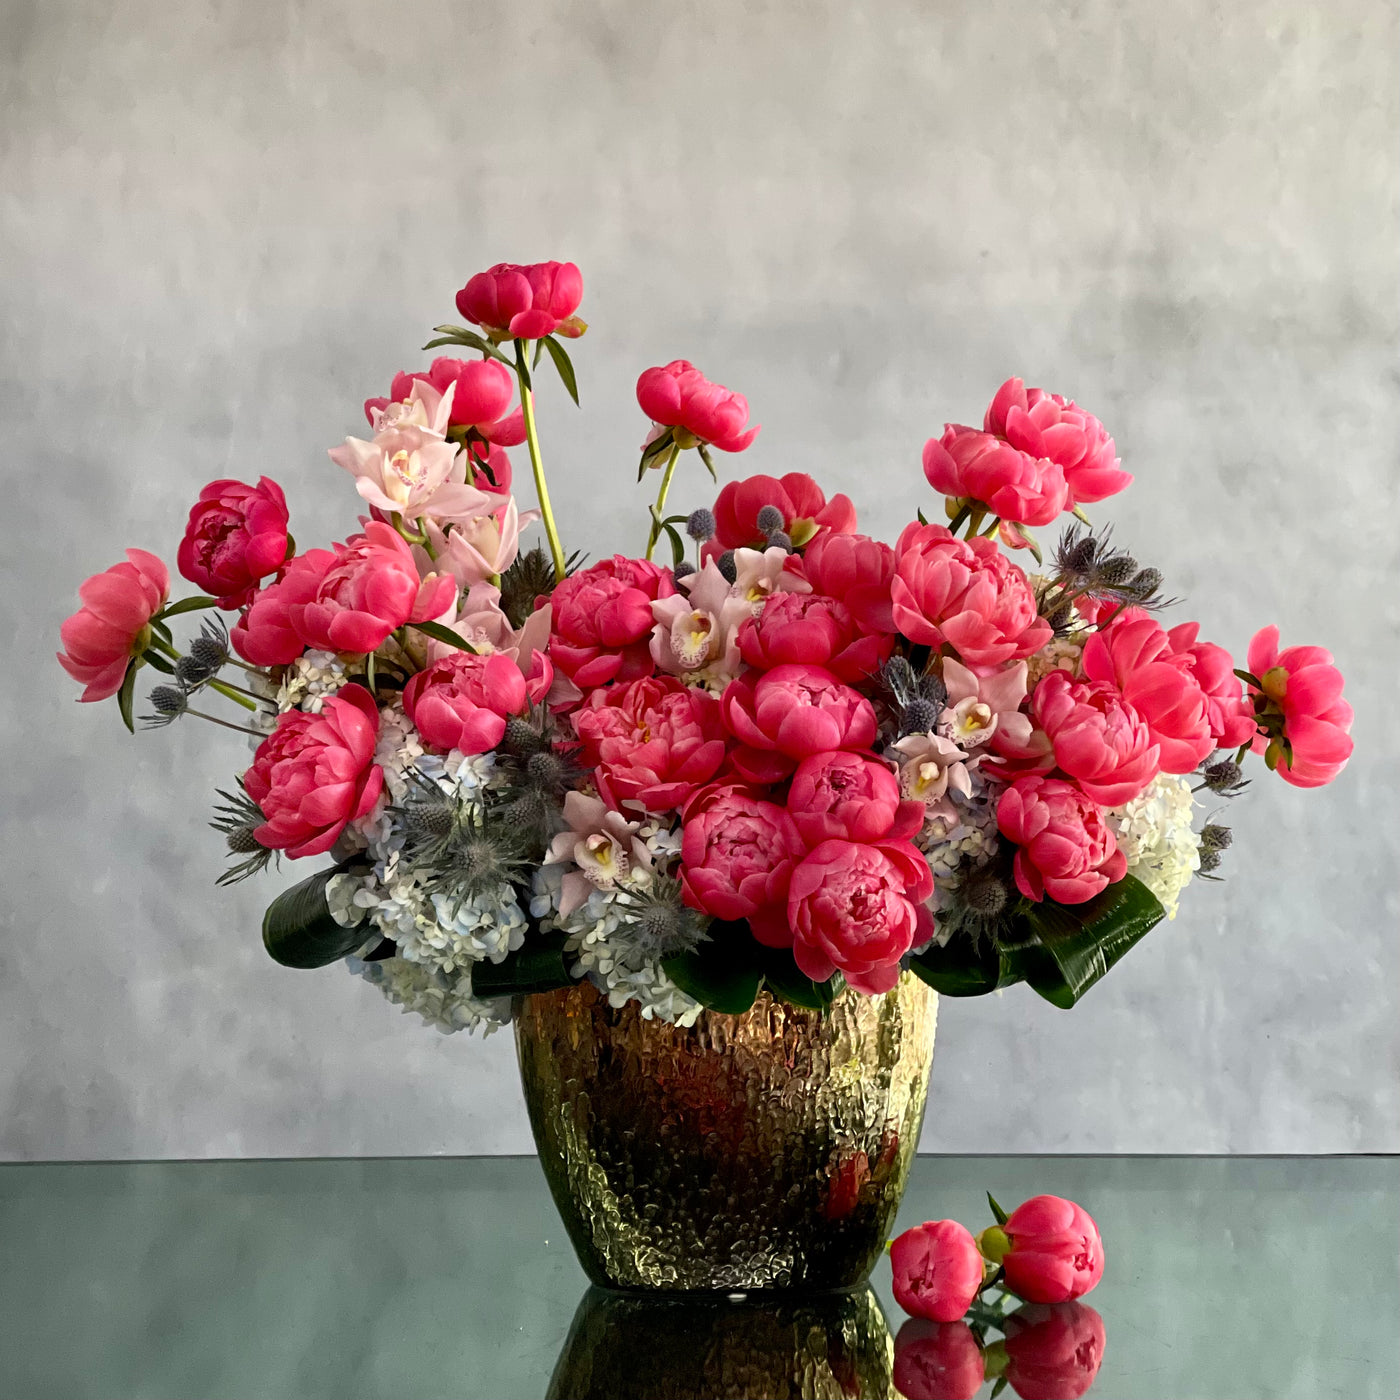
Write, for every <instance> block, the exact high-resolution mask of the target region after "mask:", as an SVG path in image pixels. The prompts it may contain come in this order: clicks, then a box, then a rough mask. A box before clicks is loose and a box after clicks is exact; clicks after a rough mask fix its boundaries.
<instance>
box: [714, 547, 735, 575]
mask: <svg viewBox="0 0 1400 1400" xmlns="http://www.w3.org/2000/svg"><path fill="white" fill-rule="evenodd" d="M715 568H717V569H718V570H719V572H720V576H721V577H722V578H723V579H724V581H725V582H726V583H733V582H734V581H735V580H736V579H737V578H738V577H739V566H738V564H737V563H735V561H734V551H733V550H732V549H726V550H725V551H724V553H723V554H721V555H720V556H719V558H718V559H716V560H715Z"/></svg>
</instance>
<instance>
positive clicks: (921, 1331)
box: [894, 1317, 986, 1400]
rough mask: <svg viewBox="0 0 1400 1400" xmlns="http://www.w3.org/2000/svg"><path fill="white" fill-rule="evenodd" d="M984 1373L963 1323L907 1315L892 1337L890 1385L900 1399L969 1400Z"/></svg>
mask: <svg viewBox="0 0 1400 1400" xmlns="http://www.w3.org/2000/svg"><path fill="white" fill-rule="evenodd" d="M985 1375H986V1363H985V1362H984V1361H983V1360H982V1349H981V1347H979V1346H978V1345H977V1338H976V1337H974V1336H973V1335H972V1328H970V1327H969V1326H968V1325H967V1323H965V1322H932V1321H930V1320H929V1319H928V1318H926V1317H911V1318H910V1319H909V1320H908V1321H907V1322H906V1323H905V1324H904V1326H903V1327H901V1328H900V1329H899V1335H898V1336H896V1337H895V1339H894V1388H895V1389H896V1390H897V1391H898V1392H899V1393H900V1394H901V1395H902V1396H904V1400H973V1397H974V1396H975V1395H976V1394H977V1392H978V1391H979V1390H980V1389H981V1388H982V1381H983V1379H984V1378H985Z"/></svg>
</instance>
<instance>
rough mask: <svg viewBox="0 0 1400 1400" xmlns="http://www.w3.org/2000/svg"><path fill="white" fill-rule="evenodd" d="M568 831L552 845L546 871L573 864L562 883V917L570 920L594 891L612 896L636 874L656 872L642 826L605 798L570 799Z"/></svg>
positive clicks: (568, 795)
mask: <svg viewBox="0 0 1400 1400" xmlns="http://www.w3.org/2000/svg"><path fill="white" fill-rule="evenodd" d="M564 820H565V821H566V822H567V823H568V830H567V831H561V832H560V833H559V834H558V835H557V836H556V837H555V838H554V840H553V841H552V842H551V843H550V847H549V854H548V855H546V856H545V860H544V863H545V864H546V865H563V864H568V863H572V864H573V865H574V866H575V867H577V868H576V869H574V870H566V871H565V872H564V874H563V876H562V877H561V879H560V882H559V886H560V892H559V913H560V915H561V916H562V917H563V918H568V916H569V915H570V914H572V913H573V912H574V910H575V909H577V908H578V907H579V905H581V904H582V903H583V902H584V901H585V900H586V899H587V898H588V896H589V895H590V894H592V893H593V891H594V890H611V889H615V888H616V887H617V882H618V881H619V880H620V879H622V877H623V876H624V875H626V874H628V873H629V872H630V871H632V870H634V869H641V870H650V869H651V868H652V864H651V854H650V852H648V850H647V848H646V844H645V843H644V842H643V841H642V840H641V839H640V838H639V837H638V835H637V831H638V830H639V829H640V827H641V822H640V821H628V820H627V818H626V817H624V816H623V815H622V813H621V812H614V811H613V810H612V808H610V807H609V806H608V805H607V803H606V802H604V801H603V800H602V798H600V797H589V796H588V795H587V794H585V793H582V792H576V791H571V792H566V793H565V794H564Z"/></svg>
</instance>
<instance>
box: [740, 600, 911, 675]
mask: <svg viewBox="0 0 1400 1400" xmlns="http://www.w3.org/2000/svg"><path fill="white" fill-rule="evenodd" d="M739 650H740V652H741V653H742V654H743V657H744V660H745V661H747V662H748V663H749V665H750V666H756V667H757V668H758V669H759V670H760V671H771V670H772V669H773V668H774V667H775V666H787V665H804V666H825V667H826V669H827V670H828V671H830V672H831V673H832V674H833V675H834V676H837V677H839V678H840V679H841V680H843V681H846V682H847V683H848V684H852V685H854V684H856V683H858V682H860V681H864V680H869V679H870V677H871V676H873V675H874V674H875V673H876V672H877V671H878V670H879V669H880V667H881V666H882V665H884V663H885V662H886V661H888V660H889V659H890V653H891V652H892V651H893V650H894V638H893V637H891V636H889V635H887V634H882V633H878V632H877V633H873V634H870V633H863V632H862V631H861V629H860V628H859V626H858V625H857V624H856V621H855V619H854V618H853V617H852V616H851V614H850V613H849V612H848V611H847V609H846V607H845V605H844V604H842V603H839V602H837V601H836V599H835V598H827V597H824V596H822V595H820V594H817V593H807V594H799V593H770V594H769V595H768V597H767V598H766V600H765V601H764V603H763V606H762V608H761V609H760V611H759V613H758V615H757V616H756V617H751V618H750V619H749V620H748V621H747V622H745V623H744V625H743V626H742V627H740V629H739Z"/></svg>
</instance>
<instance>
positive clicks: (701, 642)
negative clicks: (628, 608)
mask: <svg viewBox="0 0 1400 1400" xmlns="http://www.w3.org/2000/svg"><path fill="white" fill-rule="evenodd" d="M680 587H681V591H680V592H679V593H673V594H671V595H670V596H669V597H665V598H658V599H657V600H656V601H655V602H654V603H653V604H652V605H651V612H652V616H653V617H654V618H655V619H656V626H655V627H654V628H653V629H652V633H651V655H652V659H653V660H654V661H655V662H656V665H657V668H658V669H659V670H662V671H668V672H670V674H671V675H673V676H684V677H685V678H686V680H687V681H688V683H689V684H691V685H700V684H706V685H710V686H713V687H722V686H724V685H727V684H728V683H729V682H730V681H732V680H733V679H734V677H735V676H737V675H738V674H739V668H740V666H741V665H742V664H743V659H742V657H741V656H740V655H739V628H740V627H741V626H742V625H743V624H744V623H745V622H746V621H748V619H749V618H751V617H752V616H753V608H752V606H751V605H750V604H749V603H748V601H747V600H745V599H743V598H740V597H739V596H738V591H737V589H735V588H734V587H733V586H732V585H731V584H730V582H729V580H728V579H727V578H725V576H724V575H723V574H722V573H720V571H719V566H718V565H717V564H716V563H715V561H714V560H713V559H710V560H707V561H706V563H705V567H704V568H703V569H700V570H699V571H698V572H697V573H693V574H689V575H687V576H686V577H685V578H683V579H681V581H680Z"/></svg>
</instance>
